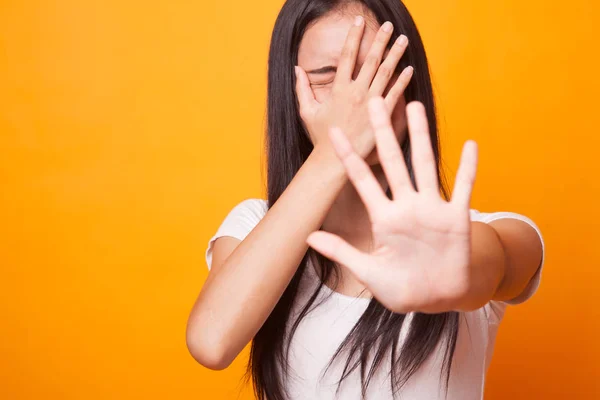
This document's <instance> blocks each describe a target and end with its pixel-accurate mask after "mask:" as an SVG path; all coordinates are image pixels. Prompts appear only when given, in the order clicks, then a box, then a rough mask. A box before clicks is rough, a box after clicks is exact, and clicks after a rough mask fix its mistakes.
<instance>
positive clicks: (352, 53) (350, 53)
mask: <svg viewBox="0 0 600 400" xmlns="http://www.w3.org/2000/svg"><path fill="white" fill-rule="evenodd" d="M355 57H356V50H355V49H354V46H352V45H349V46H345V47H344V49H343V50H342V56H341V58H342V59H344V60H353V59H354V58H355Z"/></svg>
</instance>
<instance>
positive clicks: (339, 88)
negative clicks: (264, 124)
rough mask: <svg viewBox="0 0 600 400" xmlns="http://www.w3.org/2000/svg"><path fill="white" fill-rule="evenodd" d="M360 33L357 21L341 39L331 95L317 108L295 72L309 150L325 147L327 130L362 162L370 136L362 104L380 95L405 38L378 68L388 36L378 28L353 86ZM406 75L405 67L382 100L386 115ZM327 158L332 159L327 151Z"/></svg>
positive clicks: (388, 26)
mask: <svg viewBox="0 0 600 400" xmlns="http://www.w3.org/2000/svg"><path fill="white" fill-rule="evenodd" d="M364 29H365V22H364V19H363V18H362V17H357V20H356V22H355V24H354V25H353V26H352V27H351V28H350V31H349V32H348V36H347V37H346V41H345V43H344V48H343V50H342V54H341V57H340V60H339V64H338V66H337V71H336V74H335V78H334V81H333V85H332V87H331V92H330V94H329V97H328V98H327V99H326V100H325V101H324V102H322V103H320V102H319V101H317V100H316V99H315V96H314V93H313V91H312V88H311V86H310V81H309V79H308V76H307V74H306V72H305V71H304V70H303V69H302V68H301V67H299V66H296V71H295V72H296V95H297V98H298V103H299V112H300V117H301V118H302V121H303V122H304V125H305V127H306V129H307V131H308V134H309V135H310V138H311V140H312V143H313V146H314V147H315V148H316V147H317V146H324V147H329V146H330V145H331V143H330V141H329V140H328V139H327V134H328V132H329V129H330V128H331V127H332V126H338V127H340V128H342V129H343V130H344V132H345V133H346V135H347V137H348V138H349V140H350V141H351V142H352V144H353V146H354V149H355V150H356V152H357V153H358V154H359V155H360V156H361V157H363V158H364V157H366V156H367V155H368V154H369V153H370V152H371V150H373V147H374V146H375V141H374V139H373V134H372V133H370V132H371V127H370V124H369V117H368V112H367V100H368V99H369V98H371V97H373V96H381V95H382V94H383V93H384V92H385V90H386V88H387V86H388V84H389V82H390V79H391V78H392V76H393V75H394V71H395V69H396V66H397V65H398V62H399V61H400V58H401V57H402V55H403V54H404V51H405V50H406V47H407V45H408V39H407V38H406V36H404V35H401V36H400V37H399V38H398V39H397V40H396V42H395V43H394V45H393V46H392V47H391V49H390V51H389V53H388V54H387V56H386V58H385V60H384V61H383V62H381V60H382V58H383V55H384V53H385V49H386V45H387V43H388V42H389V40H390V37H391V35H392V31H393V26H392V24H391V23H390V22H386V23H384V24H383V25H382V26H381V27H380V29H379V31H378V32H377V35H376V37H375V39H374V40H373V44H372V45H371V48H370V49H369V53H368V54H367V56H366V58H365V61H364V63H363V65H362V67H361V68H360V72H359V74H358V76H357V77H356V79H355V80H353V79H352V76H353V72H354V68H355V65H356V58H357V55H358V51H359V48H360V43H361V40H362V36H363V32H364ZM380 64H381V65H380ZM412 73H413V69H412V67H406V68H405V69H404V70H403V71H402V73H401V74H400V75H399V76H398V79H397V80H396V82H395V83H394V84H393V85H392V87H391V88H390V90H389V91H388V93H387V94H386V98H385V101H386V103H387V106H388V109H389V110H390V112H391V110H393V109H394V107H395V105H396V103H397V102H398V100H399V98H400V97H401V96H402V94H403V93H404V90H405V89H406V87H407V86H408V83H409V82H410V78H411V77H412ZM331 153H332V154H333V150H331Z"/></svg>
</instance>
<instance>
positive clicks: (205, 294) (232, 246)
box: [187, 151, 346, 369]
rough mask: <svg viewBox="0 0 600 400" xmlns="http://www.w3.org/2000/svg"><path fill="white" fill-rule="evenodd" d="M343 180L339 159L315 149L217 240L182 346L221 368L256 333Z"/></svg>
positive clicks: (287, 280) (204, 361)
mask: <svg viewBox="0 0 600 400" xmlns="http://www.w3.org/2000/svg"><path fill="white" fill-rule="evenodd" d="M329 154H330V153H329ZM345 182H346V175H345V173H344V170H343V167H342V165H341V163H339V161H337V160H335V159H334V158H333V157H331V156H328V155H327V154H325V153H324V152H319V151H313V152H312V153H311V155H310V156H309V157H308V159H307V161H306V162H305V163H304V164H303V165H302V167H301V168H300V170H299V171H298V173H297V174H296V176H295V177H294V179H293V180H292V182H291V183H290V185H289V186H288V187H287V189H286V190H285V191H284V192H283V194H282V195H281V197H280V198H279V199H278V200H277V202H276V203H275V204H274V205H273V206H272V207H271V208H270V209H269V211H268V212H267V213H266V215H265V216H264V217H263V219H262V220H261V221H260V222H259V223H258V225H257V226H256V227H255V228H254V229H253V230H252V231H251V232H250V233H249V234H248V236H247V237H246V238H245V239H244V240H243V241H240V240H238V239H235V238H231V237H221V238H219V239H217V240H216V241H215V244H214V246H215V247H214V250H213V263H212V267H211V271H210V273H209V276H208V279H207V280H206V282H205V284H204V287H203V288H202V291H201V292H200V295H199V296H198V299H197V300H196V303H195V304H194V307H193V309H192V311H191V314H190V317H189V321H188V328H187V344H188V348H189V350H190V353H191V354H192V355H193V356H194V358H196V360H197V361H198V362H200V363H201V364H203V365H204V366H206V367H208V368H212V369H223V368H226V367H227V366H228V365H229V364H230V363H231V362H232V361H233V359H234V358H235V357H236V356H237V355H238V353H239V352H240V351H241V350H242V349H243V348H244V346H246V344H247V343H248V342H249V341H250V340H251V339H252V338H253V337H254V335H255V334H256V332H258V330H259V329H260V327H261V326H262V324H263V323H264V322H265V320H266V319H267V317H268V316H269V314H270V313H271V311H272V310H273V308H274V307H275V304H276V303H277V301H278V300H279V298H280V297H281V295H282V294H283V292H284V290H285V288H286V287H287V285H288V284H289V282H290V280H291V279H292V277H293V275H294V273H295V272H296V269H297V268H298V265H299V264H300V261H301V260H302V257H304V254H305V253H306V251H307V249H308V245H307V244H306V238H307V237H308V235H309V233H310V232H312V231H314V230H316V229H318V228H319V227H320V226H321V225H322V223H323V220H324V218H325V216H326V214H327V212H328V210H329V209H330V208H331V205H332V204H333V201H334V200H335V198H336V197H337V195H338V193H339V192H340V190H341V189H342V187H343V185H344V184H345ZM307 204H310V207H307V206H306V205H307ZM249 304H251V307H248V306H245V305H249Z"/></svg>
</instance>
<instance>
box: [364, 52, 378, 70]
mask: <svg viewBox="0 0 600 400" xmlns="http://www.w3.org/2000/svg"><path fill="white" fill-rule="evenodd" d="M378 65H379V57H377V56H376V55H369V56H367V58H366V59H365V62H364V64H363V66H367V67H371V68H375V67H377V66H378Z"/></svg>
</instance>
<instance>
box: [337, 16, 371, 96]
mask: <svg viewBox="0 0 600 400" xmlns="http://www.w3.org/2000/svg"><path fill="white" fill-rule="evenodd" d="M364 29H365V19H364V18H363V17H362V16H360V15H358V16H356V18H355V20H354V25H352V27H351V28H350V31H349V32H348V36H346V42H345V43H344V47H343V48H342V55H341V56H340V62H339V64H338V67H337V71H336V74H335V78H334V85H335V84H336V83H337V82H350V81H351V80H352V74H353V73H354V66H355V65H356V56H357V55H358V50H359V49H360V42H361V40H362V35H363V32H364Z"/></svg>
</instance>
